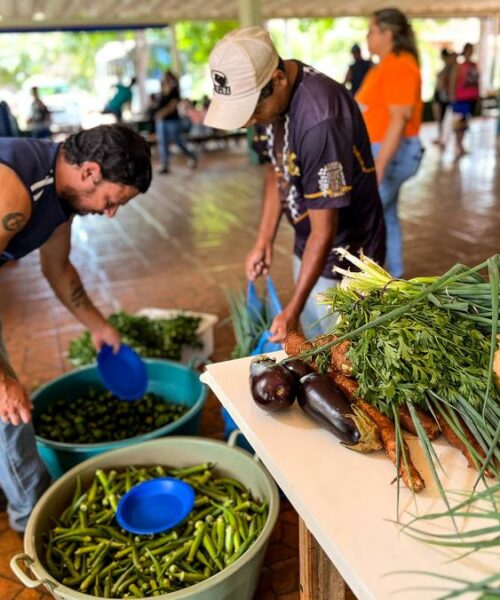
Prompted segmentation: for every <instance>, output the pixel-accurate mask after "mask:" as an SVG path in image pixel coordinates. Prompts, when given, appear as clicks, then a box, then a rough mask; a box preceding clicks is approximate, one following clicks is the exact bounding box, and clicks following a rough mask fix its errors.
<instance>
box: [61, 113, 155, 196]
mask: <svg viewBox="0 0 500 600" xmlns="http://www.w3.org/2000/svg"><path fill="white" fill-rule="evenodd" d="M62 152H63V154H64V158H65V159H66V161H67V162H68V163H70V164H71V165H81V164H83V163H84V162H85V161H87V160H89V161H93V162H96V163H97V164H98V165H99V166H100V167H101V174H102V178H103V179H104V180H105V181H111V182H112V183H121V184H123V185H130V186H132V187H134V188H136V189H138V190H139V191H140V192H142V193H144V192H146V191H147V189H148V188H149V185H150V183H151V177H152V170H151V149H150V147H149V144H148V143H147V141H146V140H145V139H144V138H143V137H142V135H139V134H138V133H136V132H135V131H134V130H133V129H131V128H130V127H127V126H126V125H122V124H121V123H116V124H113V125H99V126H98V127H93V128H92V129H84V130H83V131H79V132H78V133H75V134H73V135H70V136H69V137H68V138H67V139H66V140H65V141H64V142H63V145H62Z"/></svg>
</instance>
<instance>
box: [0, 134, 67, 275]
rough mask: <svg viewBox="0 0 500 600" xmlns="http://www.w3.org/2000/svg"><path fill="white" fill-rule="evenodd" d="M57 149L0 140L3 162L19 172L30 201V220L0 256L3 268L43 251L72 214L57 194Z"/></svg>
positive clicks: (51, 145) (56, 146)
mask: <svg viewBox="0 0 500 600" xmlns="http://www.w3.org/2000/svg"><path fill="white" fill-rule="evenodd" d="M58 150H59V144H55V143H53V142H48V141H44V140H28V139H19V138H0V163H2V164H4V165H7V166H8V167H10V168H11V169H12V170H13V171H14V172H15V173H16V175H17V176H18V177H19V179H20V180H21V181H22V183H23V184H24V185H25V187H26V189H27V190H28V193H29V195H30V198H31V217H30V218H29V220H28V222H27V223H26V225H25V226H24V227H23V229H21V231H19V232H18V233H16V235H15V236H14V237H13V238H12V239H11V240H10V241H9V243H8V244H7V247H6V248H5V250H4V252H3V253H1V254H0V266H1V265H2V264H4V263H5V262H7V261H9V260H15V259H17V258H21V257H22V256H25V255H26V254H28V253H29V252H32V251H33V250H36V249H37V248H40V246H42V245H43V244H44V243H45V242H46V241H47V240H48V239H49V237H50V236H51V235H52V233H53V232H54V230H55V229H57V227H59V225H61V224H62V223H64V222H66V221H68V220H69V219H70V218H71V216H72V215H73V210H72V209H71V208H70V207H69V206H68V205H66V203H65V202H63V201H62V200H61V199H60V198H59V197H58V196H57V194H56V187H55V174H54V170H55V166H56V156H57V152H58ZM0 185H1V181H0Z"/></svg>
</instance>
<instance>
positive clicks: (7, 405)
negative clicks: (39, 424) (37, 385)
mask: <svg viewBox="0 0 500 600" xmlns="http://www.w3.org/2000/svg"><path fill="white" fill-rule="evenodd" d="M32 408H33V405H32V404H31V400H30V399H29V397H28V394H27V393H26V390H25V389H24V387H23V386H22V385H21V384H20V383H19V381H17V379H14V378H13V377H9V376H8V375H5V374H0V418H1V419H2V421H3V422H4V423H12V425H19V423H21V421H22V422H23V423H29V422H30V421H31V410H32Z"/></svg>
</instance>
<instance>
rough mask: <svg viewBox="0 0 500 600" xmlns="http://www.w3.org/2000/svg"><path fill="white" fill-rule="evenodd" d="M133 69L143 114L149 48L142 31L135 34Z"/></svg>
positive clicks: (145, 104) (145, 99)
mask: <svg viewBox="0 0 500 600" xmlns="http://www.w3.org/2000/svg"><path fill="white" fill-rule="evenodd" d="M135 50H136V51H135V53H134V63H135V64H134V68H135V76H136V78H137V89H138V91H139V104H140V111H141V112H143V111H144V110H145V108H146V106H147V104H148V96H147V92H146V79H147V77H148V58H149V46H148V42H147V40H146V35H145V31H144V29H139V30H138V31H136V32H135Z"/></svg>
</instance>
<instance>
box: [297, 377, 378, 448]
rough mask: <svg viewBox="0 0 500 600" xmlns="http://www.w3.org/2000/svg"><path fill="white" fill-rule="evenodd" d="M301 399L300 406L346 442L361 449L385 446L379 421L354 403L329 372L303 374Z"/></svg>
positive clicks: (298, 398) (299, 396) (300, 385)
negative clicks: (371, 417)
mask: <svg viewBox="0 0 500 600" xmlns="http://www.w3.org/2000/svg"><path fill="white" fill-rule="evenodd" d="M297 400H298V403H299V406H300V408H301V409H302V410H303V411H304V412H305V413H306V414H308V415H309V416H311V417H312V418H313V419H315V420H316V421H318V422H319V423H320V424H321V425H323V426H324V427H326V428H327V429H328V430H329V431H331V432H332V433H333V434H334V435H335V436H336V437H338V438H339V439H340V441H341V443H342V445H343V446H346V447H348V448H350V449H352V450H357V451H358V452H371V451H372V450H378V449H379V448H381V447H382V444H381V442H380V434H379V431H378V428H377V427H376V425H375V424H374V423H373V422H372V421H371V420H370V418H369V417H368V416H367V415H366V414H365V413H363V411H362V410H361V409H359V408H358V407H357V406H355V405H351V403H350V402H349V400H348V399H347V397H346V396H345V395H344V393H343V392H342V390H340V389H339V388H338V387H337V386H336V385H335V383H334V382H333V381H332V380H331V379H330V377H328V375H320V374H319V373H310V374H309V375H306V376H305V377H302V379H301V380H300V382H299V389H298V392H297Z"/></svg>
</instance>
